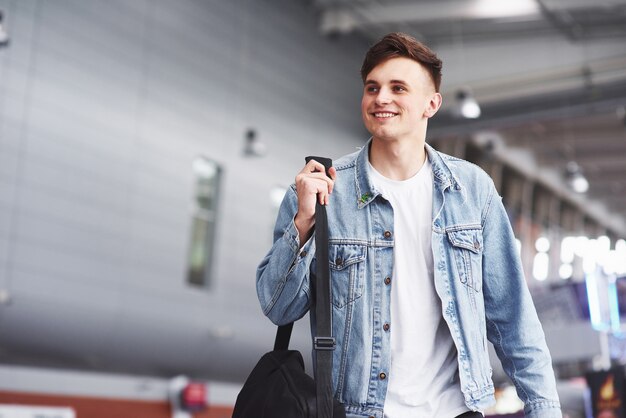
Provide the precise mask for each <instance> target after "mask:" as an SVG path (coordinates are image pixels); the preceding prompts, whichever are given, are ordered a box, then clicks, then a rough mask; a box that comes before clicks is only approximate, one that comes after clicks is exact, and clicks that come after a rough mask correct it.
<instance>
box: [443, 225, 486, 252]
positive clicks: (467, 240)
mask: <svg viewBox="0 0 626 418" xmlns="http://www.w3.org/2000/svg"><path fill="white" fill-rule="evenodd" d="M448 240H450V243H451V244H452V245H454V246H455V247H460V248H465V249H466V250H469V251H471V252H473V253H476V254H478V253H480V250H481V249H482V246H483V244H482V241H483V240H482V233H481V230H480V229H462V230H460V231H448Z"/></svg>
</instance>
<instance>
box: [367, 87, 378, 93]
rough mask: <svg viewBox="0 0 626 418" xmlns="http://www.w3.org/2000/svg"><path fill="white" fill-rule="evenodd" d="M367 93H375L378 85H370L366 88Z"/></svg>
mask: <svg viewBox="0 0 626 418" xmlns="http://www.w3.org/2000/svg"><path fill="white" fill-rule="evenodd" d="M366 91H367V92H368V93H376V92H377V91H378V87H373V86H370V87H368V88H367V89H366Z"/></svg>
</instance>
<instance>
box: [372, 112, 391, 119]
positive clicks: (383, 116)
mask: <svg viewBox="0 0 626 418" xmlns="http://www.w3.org/2000/svg"><path fill="white" fill-rule="evenodd" d="M373 115H374V117H376V118H379V119H389V118H392V117H394V116H397V113H391V112H374V113H373Z"/></svg>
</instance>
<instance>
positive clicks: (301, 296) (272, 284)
mask: <svg viewBox="0 0 626 418" xmlns="http://www.w3.org/2000/svg"><path fill="white" fill-rule="evenodd" d="M297 211H298V198H297V195H296V191H295V186H293V185H292V186H291V187H289V188H288V189H287V193H286V194H285V197H284V199H283V201H282V203H281V206H280V209H279V212H278V218H277V220H276V225H275V227H274V243H273V245H272V248H271V249H270V251H269V252H268V254H267V255H266V256H265V258H263V260H262V261H261V263H260V264H259V267H258V268H257V274H256V290H257V296H258V298H259V302H260V304H261V309H262V310H263V313H264V314H265V315H266V316H267V317H268V318H269V319H270V320H271V321H272V322H273V323H274V324H276V325H284V324H288V323H290V322H293V321H296V320H298V319H300V318H302V317H303V316H304V315H305V314H306V313H307V311H308V310H309V307H310V304H311V290H310V289H311V287H310V276H311V275H310V268H311V263H312V262H313V259H314V256H315V239H314V236H313V237H311V238H310V239H309V240H308V241H307V242H306V243H305V245H304V246H303V247H302V248H301V249H300V250H299V251H298V248H299V246H300V242H299V240H298V230H297V229H296V226H295V224H294V221H293V219H294V217H295V215H296V213H297Z"/></svg>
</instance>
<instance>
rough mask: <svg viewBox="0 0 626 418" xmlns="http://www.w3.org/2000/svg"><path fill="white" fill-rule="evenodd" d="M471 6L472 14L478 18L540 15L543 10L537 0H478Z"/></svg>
mask: <svg viewBox="0 0 626 418" xmlns="http://www.w3.org/2000/svg"><path fill="white" fill-rule="evenodd" d="M471 7H472V15H473V16H474V17H475V18H478V19H481V18H482V19H498V18H509V17H518V16H528V15H539V14H540V12H541V9H540V8H539V5H538V4H537V1H535V0H508V1H501V0H476V1H474V2H473V3H472V6H471Z"/></svg>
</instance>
